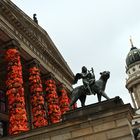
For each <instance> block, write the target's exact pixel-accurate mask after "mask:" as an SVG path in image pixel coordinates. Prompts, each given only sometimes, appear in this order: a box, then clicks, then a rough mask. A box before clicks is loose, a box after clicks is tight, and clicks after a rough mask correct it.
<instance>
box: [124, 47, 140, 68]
mask: <svg viewBox="0 0 140 140" xmlns="http://www.w3.org/2000/svg"><path fill="white" fill-rule="evenodd" d="M137 61H140V49H137V48H136V47H132V48H131V49H130V52H129V53H128V55H127V57H126V65H127V67H129V65H131V64H133V63H135V62H137Z"/></svg>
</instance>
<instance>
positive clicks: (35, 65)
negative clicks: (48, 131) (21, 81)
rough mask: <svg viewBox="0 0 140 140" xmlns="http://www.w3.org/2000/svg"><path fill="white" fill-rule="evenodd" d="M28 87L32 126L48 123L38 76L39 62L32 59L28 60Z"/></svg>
mask: <svg viewBox="0 0 140 140" xmlns="http://www.w3.org/2000/svg"><path fill="white" fill-rule="evenodd" d="M28 65H29V87H30V97H31V98H30V99H31V108H32V115H33V121H32V123H33V126H34V128H37V127H42V126H46V125H48V121H47V116H46V110H45V105H44V97H43V87H42V81H41V78H40V70H39V62H38V61H37V60H36V59H33V60H31V61H30V62H29V64H28Z"/></svg>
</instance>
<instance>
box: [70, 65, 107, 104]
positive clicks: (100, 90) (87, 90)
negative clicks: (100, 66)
mask: <svg viewBox="0 0 140 140" xmlns="http://www.w3.org/2000/svg"><path fill="white" fill-rule="evenodd" d="M100 75H101V76H100V78H99V80H97V81H96V80H95V75H94V71H93V68H92V69H91V71H88V70H87V68H86V67H85V66H83V67H82V72H81V73H77V74H76V76H75V79H74V84H75V83H77V81H78V80H79V79H82V80H83V85H81V86H78V87H76V88H74V89H73V91H72V93H71V102H70V107H71V106H72V105H73V104H74V103H75V102H76V101H77V100H78V99H79V100H80V101H81V106H82V107H83V106H85V100H86V95H96V94H97V97H98V101H99V102H101V97H102V96H103V97H104V98H106V99H107V100H109V99H110V98H109V97H108V96H107V94H106V93H105V87H106V83H107V80H108V79H109V77H110V72H109V71H104V72H101V73H100Z"/></svg>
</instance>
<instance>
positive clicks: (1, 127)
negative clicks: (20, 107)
mask: <svg viewBox="0 0 140 140" xmlns="http://www.w3.org/2000/svg"><path fill="white" fill-rule="evenodd" d="M2 136H3V123H2V122H0V137H2Z"/></svg>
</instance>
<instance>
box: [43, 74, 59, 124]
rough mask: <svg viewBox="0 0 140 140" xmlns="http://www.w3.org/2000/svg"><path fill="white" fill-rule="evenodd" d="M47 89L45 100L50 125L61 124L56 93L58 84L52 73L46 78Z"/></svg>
mask: <svg viewBox="0 0 140 140" xmlns="http://www.w3.org/2000/svg"><path fill="white" fill-rule="evenodd" d="M45 88H46V93H45V100H46V102H47V108H48V117H49V121H50V123H57V122H60V121H61V111H60V107H59V102H58V95H57V91H56V83H55V78H54V76H53V75H52V74H51V73H50V74H49V75H46V76H45Z"/></svg>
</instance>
